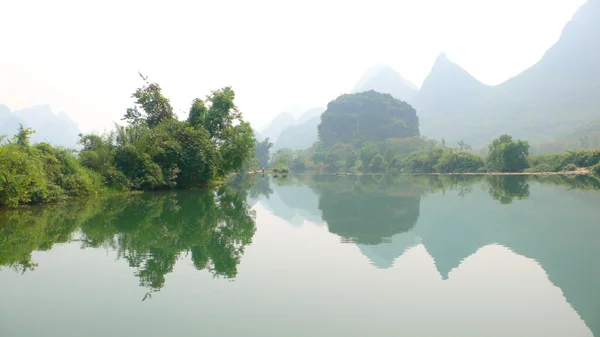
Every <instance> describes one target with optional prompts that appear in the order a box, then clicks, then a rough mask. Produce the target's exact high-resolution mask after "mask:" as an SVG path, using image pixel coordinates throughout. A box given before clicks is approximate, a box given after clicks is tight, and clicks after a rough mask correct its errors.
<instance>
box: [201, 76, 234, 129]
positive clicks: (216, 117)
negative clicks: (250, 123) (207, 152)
mask: <svg viewBox="0 0 600 337" xmlns="http://www.w3.org/2000/svg"><path fill="white" fill-rule="evenodd" d="M234 99H235V92H234V91H233V89H231V87H225V88H222V89H219V90H215V91H212V92H211V94H210V95H209V96H208V97H207V98H206V100H207V102H209V103H210V107H209V108H208V112H207V114H206V118H204V128H205V129H206V130H208V133H209V134H210V137H211V138H213V139H217V140H220V139H221V138H222V137H221V134H222V133H223V132H224V131H225V129H227V128H229V127H231V126H232V125H233V122H234V121H235V120H240V119H241V118H242V114H241V113H240V111H239V110H238V108H237V107H236V105H235V103H234V102H233V100H234Z"/></svg>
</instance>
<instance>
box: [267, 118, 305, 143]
mask: <svg viewBox="0 0 600 337" xmlns="http://www.w3.org/2000/svg"><path fill="white" fill-rule="evenodd" d="M295 123H296V119H295V118H294V115H292V114H291V113H290V112H282V113H280V114H279V115H277V116H275V118H274V119H273V120H272V121H271V122H270V123H269V124H268V125H267V126H266V127H265V128H263V129H262V130H261V131H260V132H259V135H260V138H261V139H266V138H269V139H270V140H271V142H274V141H275V140H276V139H277V138H279V135H280V134H281V131H283V130H284V129H285V128H287V127H288V126H290V125H293V124H295Z"/></svg>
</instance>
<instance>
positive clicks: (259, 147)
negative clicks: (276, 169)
mask: <svg viewBox="0 0 600 337" xmlns="http://www.w3.org/2000/svg"><path fill="white" fill-rule="evenodd" d="M271 148H273V143H271V142H270V141H269V138H267V139H265V140H263V141H262V142H256V157H257V158H258V165H259V167H260V168H261V169H262V168H263V167H268V166H269V159H270V158H271Z"/></svg>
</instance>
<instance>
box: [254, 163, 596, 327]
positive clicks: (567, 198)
mask: <svg viewBox="0 0 600 337" xmlns="http://www.w3.org/2000/svg"><path fill="white" fill-rule="evenodd" d="M286 179H287V180H286V181H282V180H281V179H277V180H275V179H274V180H272V181H269V180H263V182H262V183H263V184H264V183H266V182H269V183H270V186H271V187H270V188H271V189H272V190H273V191H274V192H273V195H270V196H269V199H267V198H264V199H259V201H260V202H261V203H264V204H265V205H266V208H267V209H272V210H274V211H273V213H274V214H275V215H278V214H285V213H290V214H291V213H294V214H299V212H298V210H299V209H302V208H303V207H307V206H306V205H318V206H312V207H313V208H317V209H308V210H305V211H306V213H310V214H315V212H317V211H321V212H322V219H321V222H324V223H325V224H326V225H327V226H328V229H329V231H330V232H331V233H333V234H336V235H338V236H340V237H341V239H342V242H347V243H353V244H357V245H358V247H359V248H360V250H361V252H362V253H363V254H364V255H365V256H366V257H367V258H368V259H369V260H370V261H371V263H372V264H373V265H374V266H375V267H377V268H389V267H391V266H392V265H393V264H394V261H395V260H396V259H397V258H398V257H400V256H401V255H402V254H404V252H405V251H407V249H409V248H411V247H413V246H416V245H418V244H422V245H423V246H424V247H425V249H426V250H427V251H428V252H429V254H430V255H431V256H432V257H433V259H434V262H435V265H436V267H437V269H438V271H439V273H440V274H441V275H442V278H443V279H448V275H449V274H450V273H451V271H452V270H453V269H455V268H457V267H458V266H459V265H460V264H461V263H462V261H464V260H465V259H466V258H468V257H469V256H472V255H473V254H475V253H476V252H477V251H478V250H479V249H481V248H482V247H486V246H489V245H492V244H500V245H503V246H505V247H508V248H509V249H511V250H512V251H514V252H516V253H517V254H520V255H523V256H525V257H528V258H532V259H534V260H536V261H537V262H538V263H539V264H540V265H541V266H542V268H543V269H544V270H545V271H546V273H547V274H548V276H549V279H550V280H551V281H552V282H553V283H554V284H555V285H556V286H557V287H559V288H560V289H562V291H563V294H564V296H565V297H566V298H567V301H568V302H569V303H570V304H571V305H572V306H573V307H574V308H575V310H576V311H577V312H578V313H579V315H580V316H581V317H582V319H583V320H584V321H586V323H587V325H588V327H589V328H590V329H591V330H592V332H594V334H595V335H596V336H600V292H598V291H597V284H598V283H599V281H600V264H598V262H597V257H598V256H600V245H598V238H600V226H598V224H597V219H599V218H600V208H599V207H598V206H597V205H599V204H600V193H598V192H597V191H598V190H600V183H599V182H598V180H597V179H595V178H593V177H578V176H531V177H526V176H398V177H390V176H387V177H376V176H360V177H356V176H342V177H337V176H318V175H316V176H300V177H288V178H286ZM282 184H287V185H289V184H297V185H305V187H306V188H309V189H310V191H312V195H302V196H298V199H297V200H291V201H290V202H288V203H286V204H277V203H272V202H270V200H273V199H276V198H277V194H278V191H279V189H280V187H281V185H282ZM592 191H593V192H592ZM307 199H312V202H311V201H310V200H307ZM283 207H285V208H286V209H285V210H283V209H281V208H283ZM306 220H308V219H306ZM313 222H314V221H313Z"/></svg>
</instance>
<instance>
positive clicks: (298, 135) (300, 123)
mask: <svg viewBox="0 0 600 337" xmlns="http://www.w3.org/2000/svg"><path fill="white" fill-rule="evenodd" d="M323 111H325V109H323V108H321V107H319V108H313V109H310V110H308V111H306V112H305V113H304V114H303V115H302V116H300V118H299V119H298V120H297V124H295V125H291V126H288V127H287V128H285V129H284V130H283V131H282V132H281V134H280V135H279V137H278V138H277V141H275V142H274V146H273V147H274V150H278V149H286V148H287V149H292V150H304V149H307V148H309V147H310V146H311V145H313V144H314V143H315V142H316V141H317V139H318V136H319V135H318V131H317V127H318V126H319V124H320V123H321V114H323Z"/></svg>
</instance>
